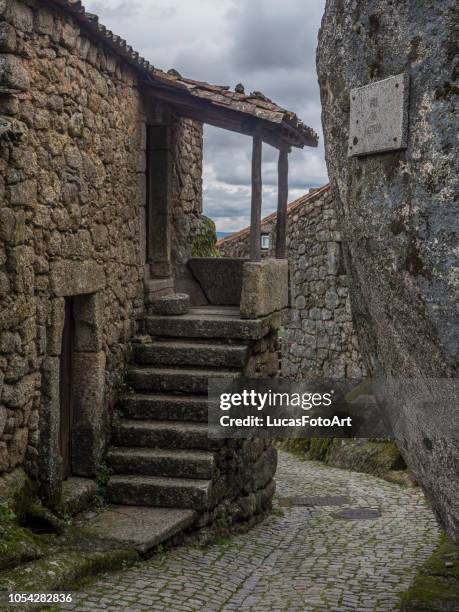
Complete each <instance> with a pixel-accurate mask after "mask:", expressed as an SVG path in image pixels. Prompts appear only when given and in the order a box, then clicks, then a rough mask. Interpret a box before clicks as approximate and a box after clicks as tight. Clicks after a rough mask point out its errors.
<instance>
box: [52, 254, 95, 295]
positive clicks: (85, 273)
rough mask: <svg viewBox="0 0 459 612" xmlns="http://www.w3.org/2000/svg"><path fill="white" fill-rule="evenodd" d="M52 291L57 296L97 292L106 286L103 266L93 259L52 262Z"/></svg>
mask: <svg viewBox="0 0 459 612" xmlns="http://www.w3.org/2000/svg"><path fill="white" fill-rule="evenodd" d="M50 277H51V291H52V292H53V293H54V295H55V296H56V297H65V296H72V295H81V294H84V293H95V292H96V291H100V290H101V289H104V288H105V274H104V270H103V268H102V266H100V265H99V264H97V263H95V262H94V261H91V260H86V261H72V260H66V259H61V260H59V261H55V262H53V263H52V264H51V270H50Z"/></svg>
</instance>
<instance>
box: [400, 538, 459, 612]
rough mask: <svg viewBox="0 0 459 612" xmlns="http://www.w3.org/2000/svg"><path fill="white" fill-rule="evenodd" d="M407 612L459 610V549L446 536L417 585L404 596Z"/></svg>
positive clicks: (419, 575)
mask: <svg viewBox="0 0 459 612" xmlns="http://www.w3.org/2000/svg"><path fill="white" fill-rule="evenodd" d="M400 609H401V610H402V611H404V612H411V611H418V612H435V611H437V610H438V611H451V612H452V611H454V610H459V547H458V546H457V545H456V544H454V543H453V542H452V541H451V540H449V539H448V538H447V537H446V536H443V537H442V539H441V541H440V544H439V546H438V548H437V549H436V550H435V551H434V553H433V554H432V556H431V557H430V558H429V559H428V560H427V561H426V562H425V563H424V565H423V566H422V568H421V570H420V572H419V574H418V575H417V576H416V578H415V579H414V582H413V585H412V586H411V588H409V589H408V590H407V591H405V592H404V593H403V594H402V597H401V602H400Z"/></svg>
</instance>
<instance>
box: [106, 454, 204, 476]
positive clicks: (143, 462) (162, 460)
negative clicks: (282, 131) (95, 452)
mask: <svg viewBox="0 0 459 612" xmlns="http://www.w3.org/2000/svg"><path fill="white" fill-rule="evenodd" d="M107 461H108V464H109V466H110V467H111V468H112V470H113V471H114V472H115V473H116V474H138V475H146V476H164V477H166V476H173V477H177V478H195V479H212V476H213V475H214V472H215V460H214V455H213V453H209V452H206V451H196V450H179V449H161V448H112V449H111V450H110V451H109V453H108V456H107Z"/></svg>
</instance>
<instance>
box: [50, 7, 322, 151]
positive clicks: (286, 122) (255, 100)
mask: <svg viewBox="0 0 459 612" xmlns="http://www.w3.org/2000/svg"><path fill="white" fill-rule="evenodd" d="M42 1H45V2H48V3H49V4H53V5H58V6H60V7H62V8H63V9H66V10H67V11H69V12H71V13H72V15H73V16H74V17H75V19H76V20H77V21H78V23H79V24H80V26H81V27H82V28H83V29H86V30H89V31H90V32H91V33H92V34H93V35H94V36H95V37H97V38H98V39H99V40H101V41H102V42H103V43H104V44H106V45H108V46H109V47H110V48H111V49H112V50H113V51H114V52H115V53H116V54H117V55H119V56H121V57H122V58H123V59H124V60H125V61H126V62H127V63H129V64H131V65H132V66H134V67H135V68H136V69H137V70H139V71H141V72H143V73H144V74H145V76H146V77H148V80H149V83H150V85H151V86H153V87H154V86H155V83H156V84H157V85H160V86H163V87H164V86H167V87H169V88H170V89H172V90H178V91H182V92H188V93H189V94H191V95H192V96H194V97H197V98H201V99H204V100H208V101H210V102H211V103H212V104H213V105H214V106H216V107H219V106H221V107H224V108H228V109H232V110H235V111H238V112H241V113H244V114H247V115H251V116H253V117H256V118H258V119H262V120H264V121H268V122H269V123H272V124H278V125H279V126H280V125H282V127H285V128H286V129H287V130H292V131H293V133H294V134H295V139H294V142H292V143H291V144H293V145H294V146H304V145H309V146H317V144H318V136H317V134H316V133H315V132H314V130H313V129H312V128H310V127H308V126H307V125H305V124H304V123H303V122H302V121H301V119H299V117H298V116H297V115H296V114H295V113H293V112H291V111H288V110H286V109H285V108H282V107H281V106H279V105H277V104H275V103H274V102H272V101H271V100H269V99H268V98H266V96H263V94H261V92H252V93H251V94H246V93H238V92H236V91H231V90H230V88H229V87H228V86H227V85H221V86H219V85H211V84H209V83H206V82H204V81H195V80H192V79H187V78H185V77H182V76H181V75H179V74H178V73H177V71H174V70H171V71H170V73H168V72H164V71H163V70H160V69H158V68H155V67H154V66H153V65H152V64H150V62H148V61H147V60H145V59H144V58H143V57H141V56H140V55H139V53H138V52H137V51H134V50H133V49H132V47H131V46H129V45H128V44H127V42H126V41H125V40H123V39H122V38H121V37H119V36H117V35H116V34H114V33H113V32H111V31H110V30H109V29H107V28H106V27H105V26H104V25H102V24H101V23H99V18H98V17H97V15H93V14H92V13H88V12H87V11H86V10H85V8H84V6H83V4H82V3H81V2H80V0H42Z"/></svg>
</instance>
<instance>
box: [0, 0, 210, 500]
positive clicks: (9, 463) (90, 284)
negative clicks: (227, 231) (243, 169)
mask: <svg viewBox="0 0 459 612" xmlns="http://www.w3.org/2000/svg"><path fill="white" fill-rule="evenodd" d="M159 115H161V109H160V108H156V107H155V106H154V104H152V103H151V100H150V101H149V103H148V104H147V103H146V99H145V96H144V95H143V91H142V89H141V85H140V84H139V78H138V75H137V74H136V73H135V72H134V71H133V69H132V68H130V67H129V66H127V65H126V64H124V63H123V60H121V59H120V58H118V57H117V56H115V55H112V54H111V52H110V50H109V49H108V48H107V47H106V46H104V45H103V44H102V43H101V42H99V41H97V40H95V39H93V38H92V37H91V35H90V34H87V33H86V32H85V31H83V30H81V31H80V28H79V27H78V24H77V23H76V22H75V21H74V20H73V18H72V17H71V16H70V15H69V14H67V13H65V12H63V11H62V12H61V11H60V10H59V9H57V8H56V7H55V5H53V4H51V3H49V4H48V3H47V2H34V1H30V2H29V1H20V0H5V1H3V2H0V201H1V205H0V300H1V301H0V387H1V391H0V394H1V395H0V397H1V399H0V474H1V473H3V472H8V471H11V470H12V469H14V468H15V467H16V466H19V465H24V466H25V468H26V469H27V471H28V473H29V474H30V475H31V476H33V477H36V476H38V475H39V474H40V478H41V479H42V480H43V481H44V482H45V483H48V485H49V487H50V488H51V489H52V488H53V486H55V485H56V483H57V482H58V481H59V471H60V464H59V449H58V443H59V440H58V439H59V435H58V422H59V418H58V413H59V360H60V352H61V335H62V329H63V316H64V303H65V298H68V297H69V296H77V297H76V298H75V301H74V311H75V312H74V316H75V321H76V330H77V342H76V346H75V376H76V397H77V400H76V401H77V405H76V407H75V409H76V410H77V411H79V412H78V414H77V417H76V431H77V434H76V435H77V439H76V441H77V442H78V444H80V443H81V444H82V445H83V446H84V448H85V452H86V450H88V453H89V454H88V458H87V460H86V461H83V462H80V463H78V468H77V473H78V474H79V475H84V476H93V475H94V474H95V473H96V471H97V468H98V462H99V461H100V457H101V455H102V452H103V445H104V432H105V430H106V424H107V420H108V419H107V417H108V408H109V406H110V405H111V404H112V403H113V401H112V400H113V399H114V397H115V395H116V389H117V387H118V386H119V383H120V382H121V380H122V376H123V369H124V363H125V355H126V352H127V349H128V346H129V343H130V340H131V338H132V337H133V334H134V333H135V331H136V319H137V317H138V316H140V315H141V313H142V312H143V291H144V288H143V280H144V270H145V240H146V238H145V182H146V181H145V148H146V129H145V126H146V123H147V122H148V121H155V120H156V118H157V116H159ZM172 125H173V138H172V140H173V142H174V143H175V144H174V146H173V153H174V156H175V157H174V160H173V177H172V180H173V183H172V190H173V193H174V194H175V195H174V199H173V205H174V208H173V218H174V232H173V240H174V241H175V242H174V244H175V251H176V256H177V257H178V258H179V259H184V258H185V257H186V254H187V252H188V251H191V238H190V235H191V234H192V233H193V231H194V230H193V228H194V227H195V225H197V223H198V222H197V217H198V214H199V212H200V206H201V204H200V198H201V177H200V171H199V165H198V164H197V163H196V160H199V159H200V156H201V155H202V152H201V150H200V147H201V129H202V128H201V126H200V125H199V124H196V125H194V124H193V123H191V122H189V121H183V120H179V119H174V120H173V124H172ZM198 149H199V150H198ZM198 174H199V176H198ZM185 217H186V219H185ZM184 236H186V240H185V238H184ZM89 451H90V452H89Z"/></svg>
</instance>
